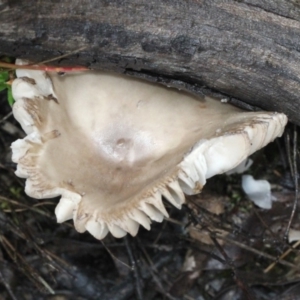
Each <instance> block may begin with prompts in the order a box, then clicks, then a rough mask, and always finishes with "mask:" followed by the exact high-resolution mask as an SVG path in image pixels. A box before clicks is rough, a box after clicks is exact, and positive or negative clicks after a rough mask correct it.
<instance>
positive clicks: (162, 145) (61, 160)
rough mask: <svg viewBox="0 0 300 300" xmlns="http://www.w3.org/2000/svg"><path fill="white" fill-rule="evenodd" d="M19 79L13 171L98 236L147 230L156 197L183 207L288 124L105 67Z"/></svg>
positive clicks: (157, 216)
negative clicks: (55, 199) (20, 133)
mask: <svg viewBox="0 0 300 300" xmlns="http://www.w3.org/2000/svg"><path fill="white" fill-rule="evenodd" d="M17 77H18V78H17V79H15V80H14V82H13V86H12V90H13V96H14V98H15V100H16V102H15V104H14V106H13V113H14V116H15V118H16V119H17V120H18V121H19V122H20V124H21V126H22V128H23V129H24V131H25V132H26V134H27V136H26V137H25V138H24V139H22V140H17V141H16V142H14V143H13V144H12V150H13V161H14V162H16V163H17V164H18V165H17V170H16V174H17V175H18V176H20V177H24V178H27V180H26V188H25V191H26V193H27V194H28V195H29V196H31V197H34V198H38V199H41V198H51V197H55V196H61V199H60V202H59V203H58V205H57V207H56V209H55V214H56V217H57V221H58V222H64V221H66V220H69V219H73V221H74V225H75V228H76V229H77V230H78V231H79V232H84V231H86V230H87V231H89V232H90V233H91V234H92V235H93V236H94V237H96V238H97V239H103V238H104V237H105V236H106V235H107V233H108V232H111V233H112V235H113V236H115V237H123V236H124V235H126V234H127V233H130V234H131V235H133V236H134V235H136V234H137V231H138V228H139V226H140V225H142V226H143V227H144V228H146V229H148V230H149V229H150V224H151V221H156V222H161V221H162V220H163V219H164V218H165V217H168V212H167V211H166V208H165V206H164V203H163V202H162V198H164V199H165V200H167V201H168V202H170V203H171V204H172V205H174V206H175V207H177V208H178V209H180V208H181V206H182V204H183V203H184V202H185V196H184V194H188V195H193V194H197V193H199V192H200V191H201V189H202V187H203V186H204V184H205V183H206V180H207V178H210V177H212V176H214V175H216V174H220V173H224V172H226V171H228V170H231V169H233V168H235V167H236V166H238V165H239V164H240V163H241V162H242V161H243V160H245V159H246V158H247V157H248V156H249V155H250V154H252V153H253V152H255V151H256V150H258V149H260V148H262V147H264V146H265V145H266V144H268V143H269V142H271V141H273V140H274V139H275V138H276V137H278V136H280V135H281V134H282V132H283V130H284V126H285V125H286V122H287V118H286V116H285V115H284V114H280V113H272V112H255V113H254V112H242V111H241V110H240V109H238V108H235V107H233V106H231V105H229V104H226V103H221V102H220V101H216V100H214V99H211V98H208V97H206V98H205V99H201V98H197V97H195V96H193V95H190V94H187V93H184V92H180V91H177V90H175V89H168V88H165V87H163V86H161V85H154V84H151V83H148V82H145V81H142V80H139V79H134V78H130V77H126V76H122V75H116V74H113V73H107V72H92V71H90V72H82V73H69V74H66V75H64V76H60V75H58V74H56V73H46V72H43V71H33V70H23V69H22V70H17Z"/></svg>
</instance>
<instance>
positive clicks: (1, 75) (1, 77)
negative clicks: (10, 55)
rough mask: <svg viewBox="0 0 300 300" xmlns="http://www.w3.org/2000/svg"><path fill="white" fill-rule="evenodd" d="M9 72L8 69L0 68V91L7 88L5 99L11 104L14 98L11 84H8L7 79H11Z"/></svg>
mask: <svg viewBox="0 0 300 300" xmlns="http://www.w3.org/2000/svg"><path fill="white" fill-rule="evenodd" d="M10 74H11V72H10V71H5V70H3V69H0V92H2V91H3V90H5V89H7V100H8V103H9V105H10V106H11V105H13V103H14V98H13V96H12V91H11V85H10V84H9V81H10V79H11V75H10Z"/></svg>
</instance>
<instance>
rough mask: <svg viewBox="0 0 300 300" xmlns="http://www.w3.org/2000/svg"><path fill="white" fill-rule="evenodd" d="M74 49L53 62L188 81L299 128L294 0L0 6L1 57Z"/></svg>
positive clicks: (299, 42) (108, 0) (42, 1)
mask: <svg viewBox="0 0 300 300" xmlns="http://www.w3.org/2000/svg"><path fill="white" fill-rule="evenodd" d="M82 47H86V48H85V49H84V50H81V51H79V52H78V53H77V54H76V55H72V56H70V57H68V58H67V59H62V60H61V61H59V63H61V64H68V65H73V64H81V65H86V66H89V67H92V68H95V69H99V68H108V69H115V70H118V71H121V72H130V71H134V73H135V74H136V75H139V74H140V75H141V76H144V75H145V74H146V75H151V76H152V77H153V78H157V77H159V79H158V80H163V81H168V80H169V79H175V80H179V84H180V81H183V82H187V83H189V84H192V86H193V85H194V87H197V89H198V91H199V90H200V91H201V90H202V91H203V92H209V91H214V92H218V93H221V94H223V96H227V97H233V98H237V99H239V100H242V101H244V102H246V103H249V104H251V105H254V106H258V107H261V108H263V109H267V110H276V111H282V112H285V113H286V114H287V115H288V116H289V118H290V120H291V121H293V122H295V123H296V124H298V125H300V114H299V113H298V112H299V106H300V52H299V51H300V2H299V1H297V0H244V1H243V0H239V1H233V0H227V1H225V0H72V1H70V0H52V1H50V0H48V1H47V0H39V1H37V0H27V1H18V0H0V53H1V54H5V55H11V56H15V57H23V58H28V59H31V60H34V61H36V62H38V61H43V60H46V59H49V58H53V57H55V56H59V55H62V54H66V53H68V52H71V51H74V50H78V49H80V48H82ZM176 82H177V83H178V81H176ZM176 82H175V83H176ZM192 86H191V85H189V86H188V88H192ZM199 87H200V88H199Z"/></svg>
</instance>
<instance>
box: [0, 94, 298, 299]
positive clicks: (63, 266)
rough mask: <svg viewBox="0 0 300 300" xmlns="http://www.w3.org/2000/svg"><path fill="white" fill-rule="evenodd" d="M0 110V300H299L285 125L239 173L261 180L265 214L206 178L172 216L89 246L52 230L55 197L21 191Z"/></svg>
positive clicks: (7, 122)
mask: <svg viewBox="0 0 300 300" xmlns="http://www.w3.org/2000/svg"><path fill="white" fill-rule="evenodd" d="M0 108H1V109H0V222H1V225H0V299H12V300H15V299H18V300H23V299H25V300H39V299H41V300H50V299H51V300H54V299H55V300H65V299H72V300H76V299H101V300H125V299H139V300H141V299H145V300H152V299H153V300H154V299H155V300H160V299H186V300H193V299H194V300H209V299H218V300H227V299H228V300H229V299H230V300H234V299H236V300H238V299H278V300H279V299H281V300H284V299H285V300H287V299H289V300H295V299H300V267H299V264H300V252H299V250H297V246H298V244H297V241H296V242H294V244H293V243H288V241H286V238H285V237H286V236H285V233H286V229H287V227H288V223H289V221H290V220H291V212H292V209H293V205H294V201H295V198H296V192H295V189H297V186H296V187H295V183H294V182H295V180H293V178H292V176H291V175H290V174H291V172H290V163H289V162H291V164H292V165H293V153H292V152H293V151H292V150H293V145H292V141H293V137H294V136H295V135H296V134H297V131H296V129H294V128H293V126H290V127H289V128H288V130H287V131H286V133H285V135H286V136H285V137H283V138H281V139H278V140H277V141H276V142H274V143H272V144H271V145H269V146H267V147H266V148H265V149H262V150H261V151H259V152H257V153H256V154H255V155H253V157H252V159H253V160H254V163H253V165H252V166H251V168H250V169H249V170H248V171H247V173H248V174H251V175H253V176H254V177H255V178H256V179H267V180H268V181H269V182H270V183H271V185H272V196H273V197H274V199H275V201H274V202H273V207H272V209H270V210H264V209H260V208H258V207H256V206H255V205H254V204H253V203H252V202H250V201H249V200H248V199H247V198H246V196H245V195H244V193H243V191H242V188H241V175H240V174H234V175H230V176H227V175H222V176H216V177H214V178H212V179H210V180H209V181H208V183H207V185H206V186H205V187H204V190H203V193H202V194H201V195H199V196H195V197H188V198H187V203H188V205H185V206H184V208H183V209H182V210H181V211H178V210H176V209H175V208H172V207H171V206H170V205H168V204H167V203H166V206H167V209H168V211H169V213H170V218H169V219H166V220H164V221H163V222H162V223H153V224H152V229H151V231H146V230H144V229H140V230H139V233H138V235H137V236H136V237H135V238H132V237H130V236H127V237H125V238H122V239H115V238H113V237H112V236H111V235H108V236H107V237H106V238H105V239H104V240H103V241H98V240H96V239H94V238H93V237H92V236H91V235H89V234H88V233H84V234H80V233H78V232H76V231H75V230H74V228H73V224H72V222H71V221H69V222H66V223H63V224H57V223H56V220H55V215H54V208H55V205H56V203H57V201H58V199H44V200H36V199H32V198H30V197H28V196H27V195H26V194H25V193H24V186H25V180H23V179H20V178H18V177H16V176H15V174H14V171H15V168H16V165H15V164H14V163H12V161H11V149H10V144H11V143H12V142H13V141H15V140H16V139H18V138H22V137H24V133H23V131H22V130H21V128H20V127H19V125H18V123H17V122H16V121H15V120H14V118H13V116H12V115H11V107H10V106H9V105H8V103H7V100H6V94H5V92H2V93H1V94H0ZM296 149H297V147H296ZM298 155H299V153H298V152H297V153H296V155H295V156H297V158H296V160H297V162H296V163H298V162H299V157H298ZM296 173H297V172H296ZM297 177H298V176H297ZM299 211H300V210H299V209H297V210H296V213H295V216H294V218H293V220H292V223H291V228H293V229H294V230H300V214H299ZM282 254H285V256H284V257H283V258H280V257H281V255H282Z"/></svg>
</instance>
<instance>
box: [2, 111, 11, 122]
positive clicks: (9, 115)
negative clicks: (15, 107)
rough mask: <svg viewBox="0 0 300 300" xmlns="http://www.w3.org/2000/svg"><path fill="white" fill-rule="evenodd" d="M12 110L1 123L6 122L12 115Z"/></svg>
mask: <svg viewBox="0 0 300 300" xmlns="http://www.w3.org/2000/svg"><path fill="white" fill-rule="evenodd" d="M12 114H13V113H12V111H11V112H10V113H8V114H7V115H6V116H4V117H3V118H2V119H1V120H0V124H2V123H4V122H5V121H6V120H7V119H8V118H9V117H11V116H12Z"/></svg>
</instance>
